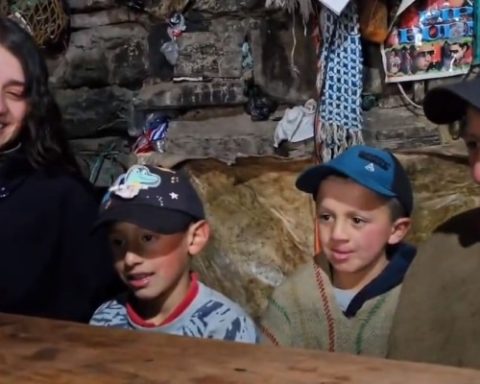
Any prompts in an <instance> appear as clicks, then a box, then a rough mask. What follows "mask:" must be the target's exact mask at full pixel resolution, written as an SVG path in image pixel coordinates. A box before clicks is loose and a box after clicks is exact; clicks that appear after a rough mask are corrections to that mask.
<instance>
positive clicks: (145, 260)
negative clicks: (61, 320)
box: [90, 165, 258, 343]
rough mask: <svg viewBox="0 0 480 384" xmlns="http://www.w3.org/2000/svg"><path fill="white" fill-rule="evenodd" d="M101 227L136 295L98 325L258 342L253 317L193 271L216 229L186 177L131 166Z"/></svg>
mask: <svg viewBox="0 0 480 384" xmlns="http://www.w3.org/2000/svg"><path fill="white" fill-rule="evenodd" d="M100 228H104V229H107V230H108V234H109V238H110V244H111V248H112V251H113V254H114V258H115V260H114V266H115V268H116V270H117V272H118V274H119V276H120V278H121V279H122V281H123V282H124V283H125V284H126V285H127V287H128V288H129V293H128V294H126V295H122V296H119V297H117V298H116V299H114V300H111V301H108V302H106V303H104V304H103V305H102V306H100V307H99V308H98V309H97V311H96V312H95V314H94V315H93V317H92V319H91V321H90V324H91V325H97V326H105V327H116V328H126V329H132V330H142V331H153V332H161V333H168V334H175V335H180V336H191V337H200V338H210V339H221V340H230V341H238V342H245V343H256V342H257V339H258V337H257V332H256V327H255V325H254V323H253V321H252V320H251V318H250V317H249V316H248V315H247V314H246V313H245V312H244V311H243V310H242V309H241V308H240V307H239V306H238V305H237V304H235V303H233V302H232V301H231V300H229V299H228V298H226V297H225V296H223V295H222V294H220V293H219V292H217V291H214V290H213V289H211V288H209V287H207V286H205V285H204V284H202V283H201V282H200V281H199V280H198V277H197V275H196V274H195V273H192V272H191V269H190V258H191V257H194V256H196V255H198V254H199V253H200V252H201V251H202V250H203V249H204V247H205V246H206V244H207V242H208V238H209V233H210V228H209V225H208V222H207V221H206V220H205V213H204V209H203V205H202V202H201V200H200V197H199V196H198V194H197V192H196V191H195V189H194V187H193V186H192V184H191V183H190V181H189V178H188V177H187V176H186V175H185V174H184V173H183V172H180V171H178V172H175V171H171V170H167V169H161V168H156V167H151V166H143V165H135V166H133V167H131V168H130V169H129V170H128V171H127V172H126V173H125V174H124V175H122V176H120V177H119V178H118V179H117V181H116V182H115V183H114V184H113V186H112V187H111V188H110V190H109V192H108V194H107V195H106V196H105V198H104V200H103V203H102V206H101V212H100V217H99V220H98V222H97V224H96V226H95V229H100Z"/></svg>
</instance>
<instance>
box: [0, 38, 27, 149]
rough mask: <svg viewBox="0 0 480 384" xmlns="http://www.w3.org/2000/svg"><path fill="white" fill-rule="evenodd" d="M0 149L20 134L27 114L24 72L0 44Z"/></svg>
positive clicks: (12, 141) (6, 146) (14, 58)
mask: <svg viewBox="0 0 480 384" xmlns="http://www.w3.org/2000/svg"><path fill="white" fill-rule="evenodd" d="M0 68H1V69H2V70H1V71H0V150H2V149H5V148H8V146H9V145H11V144H12V143H14V142H15V140H16V139H17V138H18V136H19V135H20V131H21V130H22V127H23V121H24V119H25V116H26V114H27V101H26V98H25V87H26V81H25V74H24V73H23V69H22V66H21V64H20V62H19V61H18V60H17V59H16V57H15V56H13V55H12V54H11V53H10V52H9V51H7V50H6V49H5V48H4V47H2V46H0Z"/></svg>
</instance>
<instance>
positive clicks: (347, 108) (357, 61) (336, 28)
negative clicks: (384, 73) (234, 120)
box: [315, 1, 363, 162]
mask: <svg viewBox="0 0 480 384" xmlns="http://www.w3.org/2000/svg"><path fill="white" fill-rule="evenodd" d="M320 36H321V37H322V41H323V45H322V46H321V48H320V54H319V59H318V69H319V70H318V77H317V86H318V94H319V95H320V101H319V107H318V112H317V121H316V122H315V124H316V129H315V134H316V140H317V141H318V146H319V147H320V154H319V155H320V160H321V161H323V162H325V161H328V160H330V159H332V158H333V157H335V156H337V155H338V154H340V153H341V152H343V151H344V150H345V149H347V148H348V147H350V146H352V145H356V144H361V143H363V137H362V131H361V129H362V125H363V118H362V108H361V101H362V97H361V95H362V89H363V56H362V46H361V41H360V28H359V17H358V10H357V4H356V2H354V1H353V2H350V3H349V4H348V5H347V7H346V8H345V9H344V11H343V12H342V13H341V15H340V16H337V15H336V14H335V13H334V12H332V11H330V10H329V9H327V8H323V10H322V11H321V13H320Z"/></svg>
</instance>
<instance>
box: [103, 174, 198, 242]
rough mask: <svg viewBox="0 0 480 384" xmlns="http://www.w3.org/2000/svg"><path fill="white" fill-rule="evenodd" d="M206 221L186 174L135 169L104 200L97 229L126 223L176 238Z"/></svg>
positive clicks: (125, 175)
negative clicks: (177, 234) (192, 226)
mask: <svg viewBox="0 0 480 384" xmlns="http://www.w3.org/2000/svg"><path fill="white" fill-rule="evenodd" d="M204 219H205V211H204V209H203V204H202V201H201V199H200V197H199V195H198V193H197V192H196V190H195V188H194V187H193V185H192V184H191V182H190V179H189V177H188V176H187V175H186V174H185V173H184V172H183V171H173V170H169V169H164V168H157V167H153V166H147V165H134V166H132V167H131V168H130V169H128V171H127V172H126V173H124V174H123V175H121V176H120V177H119V178H118V179H117V180H116V181H115V183H114V184H113V185H112V186H111V187H110V189H109V191H108V193H107V194H106V195H105V197H104V198H103V201H102V204H101V207H100V213H99V219H98V221H97V222H96V224H95V227H94V229H98V228H99V227H101V226H104V225H106V224H111V223H114V222H127V223H132V224H135V225H138V226H139V227H142V228H145V229H148V230H151V231H154V232H157V233H162V234H173V233H180V232H184V231H185V230H187V229H188V226H189V225H190V224H191V223H193V222H196V221H199V220H204Z"/></svg>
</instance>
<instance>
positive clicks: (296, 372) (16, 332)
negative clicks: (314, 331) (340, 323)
mask: <svg viewBox="0 0 480 384" xmlns="http://www.w3.org/2000/svg"><path fill="white" fill-rule="evenodd" d="M412 348H414V346H412ZM0 382H1V383H2V384H4V383H15V384H16V383H22V384H30V383H48V384H63V383H73V384H75V383H81V384H85V383H89V384H90V383H92V384H110V383H131V384H133V383H135V384H141V383H145V384H146V383H149V384H151V383H162V384H170V383H175V384H183V383H188V384H220V383H225V384H236V383H253V384H255V383H259V384H268V383H272V384H273V383H275V384H282V383H289V384H296V383H298V384H306V383H308V384H313V383H318V384H320V383H321V384H405V383H408V384H447V383H448V384H474V383H475V384H478V383H480V371H474V370H467V369H465V370H464V369H459V368H449V367H441V366H434V365H426V364H412V363H403V362H394V361H387V360H381V359H371V358H366V357H357V356H347V355H341V354H332V353H326V352H312V351H304V350H295V349H286V348H285V349H283V348H275V347H264V346H252V345H243V344H236V343H226V342H217V341H210V340H199V339H191V338H182V337H175V336H168V335H159V334H151V333H141V332H134V331H120V330H110V329H104V328H96V327H88V326H84V325H77V324H72V323H66V322H57V321H50V320H44V319H35V318H26V317H20V316H12V315H3V314H2V315H0Z"/></svg>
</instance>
